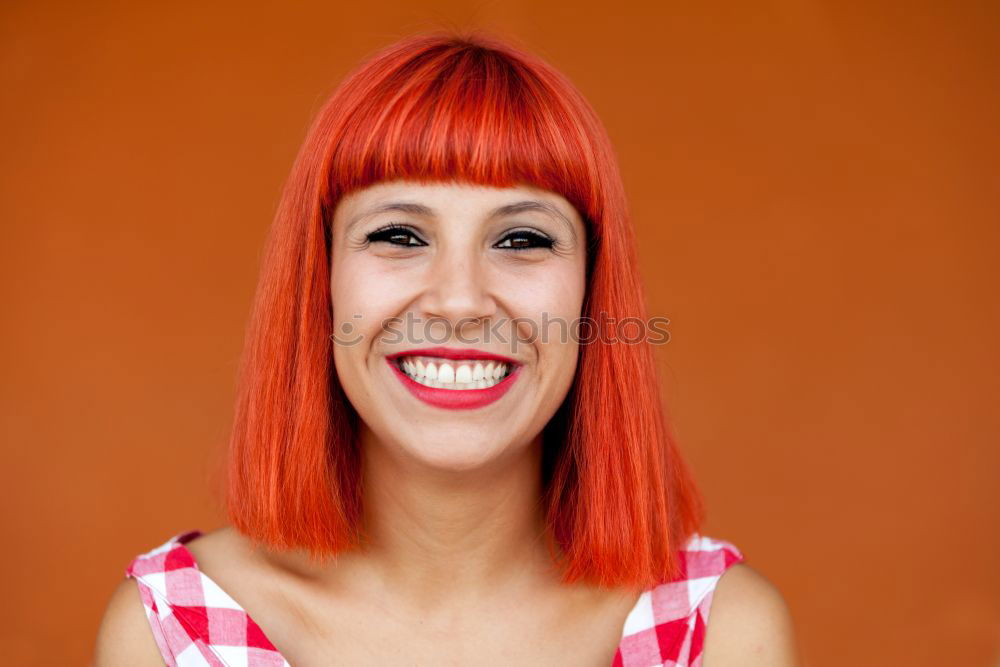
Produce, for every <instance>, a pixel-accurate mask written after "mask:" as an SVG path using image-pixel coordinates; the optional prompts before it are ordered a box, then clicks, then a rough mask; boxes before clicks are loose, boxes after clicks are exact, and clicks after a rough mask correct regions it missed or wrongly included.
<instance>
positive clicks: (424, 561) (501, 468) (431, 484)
mask: <svg viewBox="0 0 1000 667" xmlns="http://www.w3.org/2000/svg"><path fill="white" fill-rule="evenodd" d="M362 447H363V452H364V455H363V460H364V468H363V470H364V472H363V474H364V482H363V484H364V487H363V488H364V491H363V493H364V520H365V526H364V527H365V535H366V543H365V546H364V549H363V554H364V556H363V558H364V561H365V563H366V564H367V566H368V567H369V568H370V571H371V573H372V574H373V575H375V577H374V578H375V579H376V580H378V581H381V582H383V585H384V586H386V587H387V588H389V589H391V590H392V591H394V592H395V593H396V594H398V595H404V596H406V597H407V598H409V599H411V600H413V601H415V602H417V603H418V604H437V603H439V602H444V601H446V600H454V599H455V598H457V597H466V598H467V597H469V596H476V595H478V594H483V593H485V592H486V590H487V589H490V590H492V589H495V588H499V587H504V588H508V589H509V588H510V586H511V585H515V586H516V585H521V584H524V585H528V582H529V581H531V582H533V584H532V585H537V582H538V581H539V578H540V577H548V576H550V574H549V573H548V572H546V568H547V567H549V562H548V554H547V552H546V549H545V542H544V540H543V534H544V533H543V531H544V516H543V509H542V507H541V503H540V502H539V499H540V497H541V491H542V489H541V477H540V474H541V473H540V465H541V436H539V437H537V438H536V439H535V440H534V441H532V442H531V443H530V444H529V445H527V446H524V447H519V448H517V449H515V450H513V451H511V452H510V454H509V455H508V456H506V457H504V458H503V459H502V460H498V461H494V462H491V463H490V464H489V465H485V466H482V467H478V468H476V469H469V470H441V469H438V468H432V467H430V466H428V465H426V464H425V463H423V462H421V461H417V460H414V459H413V458H412V457H410V456H407V455H405V454H404V453H401V452H399V451H398V450H394V449H392V448H390V447H388V446H386V445H384V444H383V443H381V442H379V441H378V440H377V439H375V438H374V436H373V435H372V434H371V433H370V432H368V433H367V434H366V436H364V437H363V438H362Z"/></svg>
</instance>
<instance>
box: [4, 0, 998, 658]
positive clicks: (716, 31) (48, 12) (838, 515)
mask: <svg viewBox="0 0 1000 667" xmlns="http://www.w3.org/2000/svg"><path fill="white" fill-rule="evenodd" d="M203 4H204V3H188V4H186V6H185V7H183V8H178V7H180V5H178V4H177V3H169V4H168V5H163V7H170V9H164V8H154V7H153V6H152V3H131V4H129V3H126V4H124V5H123V4H121V3H114V6H113V5H112V3H107V2H89V3H69V2H61V3H55V2H49V3H43V2H33V3H29V2H7V3H5V4H4V7H3V9H2V10H0V32H2V38H0V53H2V65H0V85H2V86H3V91H4V94H3V97H4V100H5V101H4V104H3V105H0V116H2V123H0V127H2V128H3V134H4V136H3V144H2V150H0V155H2V157H0V160H2V162H0V172H2V178H0V188H2V196H0V207H2V217H0V220H2V223H0V224H2V239H3V241H2V243H0V249H2V253H3V256H2V262H0V270H2V272H3V275H2V279H0V290H2V293H3V304H4V312H3V315H4V327H3V340H2V343H3V344H2V346H0V349H2V352H0V354H2V355H3V368H4V373H3V374H4V378H5V382H3V383H2V385H3V386H2V389H0V391H2V392H3V396H2V399H3V400H2V406H3V407H2V410H3V412H2V429H3V431H2V434H3V444H2V447H3V459H4V462H3V464H2V466H0V484H2V488H3V490H4V495H5V497H4V499H3V503H2V504H0V512H2V516H0V518H2V520H3V525H4V527H5V529H6V536H5V538H4V545H3V549H2V551H0V568H2V571H3V572H4V581H5V583H4V597H5V600H4V604H2V605H0V654H3V653H7V654H8V658H7V659H6V660H4V661H3V662H4V664H12V663H13V664H21V665H55V664H67V665H68V664H83V663H84V662H85V661H86V660H88V659H89V656H90V651H91V647H92V644H93V639H94V636H95V633H96V631H97V626H98V621H99V618H100V614H101V612H102V610H103V608H104V605H105V603H106V600H107V596H108V595H109V594H110V592H111V590H112V589H113V587H114V585H115V584H116V582H117V580H118V579H119V578H120V577H121V576H122V575H123V569H124V567H125V565H126V563H127V562H128V560H129V559H130V558H131V557H132V556H133V555H135V554H137V553H139V552H140V551H145V550H146V549H148V548H151V547H152V546H155V545H156V544H159V543H160V542H162V541H163V540H164V539H166V538H167V537H169V536H171V535H173V534H175V533H177V532H180V531H182V530H187V529H190V528H201V529H203V530H210V529H212V528H215V527H216V526H218V525H219V524H220V523H221V522H222V513H221V511H220V510H219V503H218V498H219V494H218V493H217V492H216V491H213V490H212V489H213V487H212V484H213V483H216V482H217V480H218V476H217V474H216V472H215V471H216V470H217V464H218V461H219V452H220V449H221V447H222V446H223V444H224V442H225V437H226V431H227V428H228V424H229V420H230V418H231V408H232V399H233V376H234V371H235V366H236V361H237V359H238V355H239V352H240V344H241V337H242V332H243V326H244V322H245V318H246V315H247V309H248V307H249V302H250V297H251V293H252V290H253V287H254V281H255V279H256V269H257V259H258V253H259V251H260V248H261V244H262V241H263V238H264V233H265V230H266V228H267V225H268V224H269V222H270V216H271V214H272V212H273V210H274V206H275V203H276V202H277V198H278V194H279V189H280V187H281V184H282V182H283V180H284V178H285V176H286V174H287V172H288V169H289V167H290V165H291V162H292V159H293V157H294V154H295V151H296V149H297V147H298V145H299V143H300V142H301V140H302V139H303V137H304V132H305V129H306V127H307V124H308V122H309V119H310V117H311V115H312V114H313V113H314V112H315V111H316V109H317V108H318V106H319V104H320V101H321V100H322V99H323V98H324V97H325V96H326V95H327V94H328V93H329V92H330V91H331V90H332V89H333V87H334V86H335V84H336V83H337V81H339V79H340V78H341V77H342V76H343V75H344V74H345V73H346V72H347V71H348V70H349V69H350V68H351V67H353V65H354V64H355V63H356V62H357V61H359V60H360V59H361V58H363V57H365V56H366V55H367V54H369V53H371V52H372V51H373V50H375V49H377V48H379V47H381V46H383V45H386V44H388V43H389V42H391V41H393V40H395V39H396V38H398V37H401V36H403V35H405V34H408V33H410V32H412V31H417V30H421V29H433V28H436V27H441V26H447V25H454V26H460V27H472V26H480V27H485V28H489V29H492V30H493V31H494V33H496V34H499V35H501V36H513V37H515V38H517V39H519V40H520V41H521V42H522V43H523V44H524V45H525V46H527V47H528V48H531V49H532V50H534V51H536V52H537V53H539V54H540V55H542V56H543V57H546V58H548V59H549V60H550V61H551V62H552V63H553V64H555V65H556V66H557V67H560V68H561V69H562V70H563V71H564V72H566V73H567V74H568V75H569V76H570V77H571V78H572V79H573V80H574V81H575V82H576V83H577V85H578V86H579V87H580V88H581V89H582V90H583V92H584V94H585V95H587V96H588V98H589V99H590V100H591V101H592V102H593V104H594V105H595V107H596V108H597V110H598V112H599V113H600V114H601V116H602V117H603V118H604V120H605V122H606V123H607V126H608V128H609V131H610V133H611V135H612V138H613V140H614V141H615V143H616V145H617V147H618V150H619V154H620V158H621V163H622V168H623V171H624V176H625V178H626V185H627V187H628V191H629V194H630V197H631V201H632V207H633V214H634V219H635V222H636V225H637V227H638V233H639V238H640V240H641V257H642V262H643V270H644V274H645V278H646V282H647V286H648V289H649V298H650V304H651V309H652V311H653V314H657V315H662V316H666V317H669V318H670V319H671V325H670V330H671V334H672V340H671V341H670V343H669V344H667V345H665V346H663V347H661V348H658V353H659V354H660V358H661V361H662V368H663V376H664V380H665V381H666V383H667V395H668V398H669V400H670V402H671V410H672V412H673V415H674V418H675V420H676V423H677V430H678V432H679V435H680V437H681V440H682V444H683V446H684V448H685V450H686V452H687V454H688V457H689V459H690V460H691V463H692V466H693V467H694V469H695V472H696V474H697V476H698V478H699V480H700V481H701V484H702V486H703V488H704V490H705V492H706V494H707V497H708V502H709V513H710V520H709V525H708V526H707V530H706V532H707V533H709V534H712V535H716V536H719V537H723V538H726V539H730V540H732V541H733V542H734V543H736V544H737V545H739V546H740V547H741V548H742V549H743V550H744V551H745V553H746V554H747V556H748V559H749V561H750V562H751V563H752V564H753V565H755V566H756V567H757V568H758V569H760V570H761V571H762V572H764V573H765V575H767V576H768V577H769V578H770V579H771V580H772V581H774V582H775V583H776V584H777V585H778V586H779V587H780V588H781V589H782V590H783V591H784V593H785V595H786V597H787V599H788V601H789V603H790V605H791V607H792V611H793V613H794V615H795V618H796V622H797V625H798V630H799V634H800V636H801V640H802V643H803V646H804V651H805V653H806V656H807V658H808V664H809V665H812V666H815V667H823V666H827V665H829V666H833V665H838V666H839V665H845V664H850V665H903V664H905V665H910V666H913V667H918V666H922V665H928V666H930V665H934V666H937V665H941V664H956V665H958V664H961V665H995V664H997V661H998V660H1000V568H998V567H997V564H998V562H1000V538H998V527H1000V516H998V515H1000V497H998V491H997V489H998V486H1000V485H998V484H997V482H998V476H1000V474H998V472H1000V455H998V447H997V445H998V438H997V436H998V434H1000V428H998V426H1000V424H998V421H1000V420H998V410H997V407H996V406H997V403H998V398H1000V396H998V394H1000V392H998V377H1000V374H998V370H1000V369H998V363H997V361H998V359H997V356H998V355H997V351H996V345H995V343H996V330H997V328H998V326H1000V318H998V307H997V298H996V291H997V270H996V267H995V260H996V256H997V251H998V248H1000V238H998V237H1000V233H998V221H1000V216H998V210H997V209H998V206H997V203H996V202H997V194H998V191H1000V182H998V181H1000V176H998V168H997V157H996V156H997V155H998V153H1000V145H998V143H1000V142H998V134H997V118H1000V108H998V107H1000V104H998V91H1000V85H998V81H997V79H998V72H1000V58H998V50H997V40H996V35H997V32H998V23H997V19H998V14H1000V11H998V9H997V7H998V5H996V3H992V2H978V3H974V2H964V3H962V2H960V3H948V2H916V3H915V2H909V3H902V2H896V3H889V2H886V1H879V2H871V1H869V2H855V3H845V2H833V1H832V0H827V1H826V2H818V1H812V2H810V1H807V0H801V1H799V2H795V1H793V0H771V2H759V3H749V2H735V1H734V2H730V3H720V2H711V3H702V2H685V3H656V4H657V5H658V6H653V3H650V4H649V5H645V4H639V3H614V11H613V12H609V10H608V8H607V7H606V6H605V5H596V4H595V6H594V8H593V9H592V10H588V9H586V8H585V7H581V6H580V4H579V3H565V4H564V6H562V7H559V8H556V7H554V6H545V5H544V4H542V5H537V4H535V3H529V2H528V1H527V0H513V1H512V0H503V2H500V1H494V2H476V3H458V2H424V3H417V6H414V3H402V2H399V3H393V2H386V3H355V5H348V4H347V3H321V2H312V3H309V2H302V3H291V4H290V5H283V6H282V7H280V8H279V7H278V5H277V3H275V4H274V5H273V6H271V7H264V6H261V5H258V4H255V3H247V2H240V3H236V2H233V3H229V4H227V5H223V4H214V6H213V7H211V8H208V9H205V8H204V6H203ZM358 4H360V5H362V7H360V8H359V7H358V6H356V5H358Z"/></svg>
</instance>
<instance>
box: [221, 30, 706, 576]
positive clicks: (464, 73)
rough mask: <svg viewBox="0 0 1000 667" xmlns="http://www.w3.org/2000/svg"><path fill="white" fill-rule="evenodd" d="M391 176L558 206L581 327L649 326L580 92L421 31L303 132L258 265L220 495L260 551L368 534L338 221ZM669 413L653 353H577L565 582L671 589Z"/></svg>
mask: <svg viewBox="0 0 1000 667" xmlns="http://www.w3.org/2000/svg"><path fill="white" fill-rule="evenodd" d="M396 179H410V180H417V181H423V182H434V181H438V182H440V181H453V182H459V181H466V182H471V183H477V184H482V185H490V186H495V187H510V186H515V185H517V184H519V183H527V184H531V185H533V186H536V187H540V188H544V189H547V190H550V191H553V192H556V193H558V194H560V195H562V196H563V197H565V198H566V199H567V201H569V202H570V203H571V204H573V205H574V206H575V207H576V209H577V210H578V211H579V212H580V214H581V216H582V218H583V219H584V222H585V224H586V226H587V234H588V244H589V245H588V250H587V253H588V266H587V274H588V275H587V292H586V299H585V303H584V312H583V315H584V316H585V317H590V318H593V319H594V320H598V319H599V318H600V317H601V314H602V313H603V314H606V316H608V317H611V318H614V319H615V321H621V320H622V319H623V318H626V317H637V318H640V319H642V320H643V321H645V320H646V308H645V304H644V296H643V292H642V286H641V283H640V279H639V271H638V265H637V260H636V252H635V239H634V233H633V230H632V227H631V224H630V221H629V218H628V212H627V206H626V198H625V193H624V187H623V185H622V182H621V177H620V175H619V172H618V166H617V162H616V158H615V155H614V151H613V149H612V146H611V143H610V141H609V139H608V137H607V134H606V132H605V130H604V127H603V125H602V124H601V122H600V120H599V119H598V117H597V115H596V113H595V112H594V110H593V109H592V107H591V106H590V105H589V103H588V102H587V101H586V100H585V99H584V98H583V96H582V95H581V94H580V92H579V91H578V90H577V89H576V88H575V87H574V86H573V84H572V83H570V81H569V80H568V79H567V78H565V77H564V76H563V75H562V74H560V73H559V72H558V71H556V70H555V69H554V68H552V67H551V66H550V65H548V64H547V63H545V62H543V61H542V60H541V59H539V58H537V57H534V56H532V55H530V54H528V53H526V52H522V51H521V50H518V49H516V48H514V47H512V46H510V45H508V44H505V43H503V42H502V41H500V40H497V39H495V38H492V37H484V36H482V35H476V36H472V35H467V36H458V35H451V34H429V35H428V34H424V35H418V36H414V37H409V38H406V39H404V40H402V41H400V42H397V43H396V44H394V45H392V46H390V47H388V48H386V49H384V50H382V51H380V52H378V53H377V54H375V55H374V56H373V57H372V58H370V59H369V60H368V61H366V62H365V63H363V64H362V65H361V66H359V67H358V68H357V69H355V70H354V71H353V72H352V73H351V74H349V75H348V76H347V77H346V78H345V80H344V81H343V82H342V83H341V84H340V85H339V86H338V87H337V89H336V90H335V91H334V92H333V94H332V95H331V96H330V98H329V99H328V100H327V102H326V103H325V104H324V106H323V107H322V108H321V110H320V111H319V113H318V114H317V116H316V118H315V120H314V121H313V123H312V126H311V127H310V129H309V132H308V135H307V137H306V139H305V142H304V144H303V145H302V148H301V150H300V151H299V154H298V156H297V158H296V160H295V163H294V166H293V167H292V171H291V174H290V176H289V179H288V181H287V183H286V185H285V188H284V190H283V193H282V195H281V200H280V203H279V205H278V210H277V213H276V216H275V219H274V222H273V224H272V226H271V231H270V234H269V237H268V240H267V244H266V249H265V254H264V257H263V260H262V266H261V273H260V281H259V284H258V287H257V292H256V295H255V297H254V303H253V310H252V314H251V317H250V320H249V323H248V327H247V335H246V342H245V347H244V353H243V358H242V361H241V365H240V373H239V384H238V391H237V402H236V411H235V420H234V426H233V432H232V437H231V441H230V447H229V457H228V463H227V473H228V480H227V482H228V485H227V490H226V505H227V512H228V517H229V519H230V521H231V522H232V523H233V525H234V526H235V527H236V528H237V529H238V530H239V531H240V532H242V533H243V534H245V535H247V536H248V537H250V538H251V539H253V540H255V541H257V542H260V543H264V544H266V545H269V546H271V547H274V548H293V547H294V548H304V549H306V550H308V551H309V553H310V554H311V555H313V556H314V557H324V556H329V555H333V554H335V553H337V552H338V551H340V550H343V549H347V548H349V547H351V546H354V545H356V544H357V543H358V540H359V539H360V537H361V536H360V530H361V529H360V524H361V522H360V517H361V511H362V507H361V489H360V487H361V478H360V474H361V473H360V470H361V467H360V456H361V453H360V451H359V447H358V440H357V420H358V417H357V413H356V412H355V411H354V410H353V408H352V407H351V405H350V403H349V402H348V400H347V398H346V396H345V394H344V393H343V390H342V389H341V387H340V383H339V381H338V380H337V374H336V369H335V367H334V363H333V350H332V344H333V343H332V341H331V339H330V334H331V326H332V324H331V322H332V310H331V302H330V290H329V279H330V275H329V273H330V272H329V262H330V223H331V221H332V219H333V211H334V207H335V206H336V203H337V201H338V199H339V198H340V197H341V196H342V195H343V194H345V193H347V192H348V191H350V190H353V189H355V188H361V187H365V186H368V185H371V184H374V183H376V182H379V181H386V180H396ZM626 377H627V380H626V379H625V378H626ZM660 400H661V399H660V393H659V386H658V380H657V374H656V369H655V365H654V358H653V353H652V349H651V346H650V345H649V344H648V343H647V342H641V343H639V344H621V343H619V344H608V343H601V342H596V343H587V344H583V345H581V347H580V357H579V364H578V368H577V374H576V377H575V378H574V382H573V386H572V388H571V390H570V392H569V394H568V396H567V397H566V400H565V401H564V402H563V404H562V406H561V407H560V409H559V411H558V412H557V413H556V415H555V416H554V417H553V419H552V420H551V421H550V422H549V424H548V425H547V426H546V429H545V434H544V438H543V440H544V447H543V471H544V487H543V488H544V497H543V498H542V499H541V501H542V502H543V503H544V505H543V507H544V509H545V512H546V517H547V522H548V528H549V530H548V544H549V548H550V553H551V554H552V557H553V559H554V561H555V562H557V563H558V565H559V567H560V569H561V571H562V573H563V580H564V581H565V582H567V583H570V582H574V581H588V582H591V583H597V584H601V585H606V586H647V587H648V586H652V585H654V584H656V583H659V582H662V581H668V580H670V579H673V578H674V577H675V576H676V575H677V574H678V572H679V570H678V567H679V566H678V562H677V554H676V552H677V549H678V548H679V547H680V546H682V545H683V543H684V542H685V541H686V539H687V538H688V537H690V536H691V534H692V533H694V532H697V531H698V530H699V528H700V524H701V521H702V518H703V507H702V501H701V498H700V495H699V493H698V491H697V488H696V486H695V484H694V482H693V479H692V477H691V475H690V472H689V470H688V469H687V467H686V466H685V464H684V462H683V460H682V459H681V456H680V454H679V452H678V450H677V447H676V445H675V441H674V438H673V436H672V434H671V433H670V430H669V428H668V422H667V419H666V417H665V414H664V410H663V406H662V404H661V402H660Z"/></svg>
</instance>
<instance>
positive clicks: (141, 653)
mask: <svg viewBox="0 0 1000 667" xmlns="http://www.w3.org/2000/svg"><path fill="white" fill-rule="evenodd" d="M91 665H92V667H116V666H117V665H122V666H131V665H135V666H136V667H142V666H143V665H148V666H150V667H163V657H162V656H161V655H160V649H159V648H158V647H157V645H156V640H155V639H154V638H153V633H152V631H151V630H150V627H149V620H148V619H147V618H146V610H145V608H144V606H143V603H142V598H141V597H140V595H139V587H138V585H137V582H136V581H134V580H133V579H131V578H125V579H122V580H121V581H120V582H118V586H117V587H116V588H115V590H114V591H113V592H112V593H111V599H110V600H109V601H108V604H107V608H106V609H105V611H104V616H103V618H102V619H101V626H100V629H99V630H98V633H97V641H96V645H95V647H94V658H93V662H92V663H91Z"/></svg>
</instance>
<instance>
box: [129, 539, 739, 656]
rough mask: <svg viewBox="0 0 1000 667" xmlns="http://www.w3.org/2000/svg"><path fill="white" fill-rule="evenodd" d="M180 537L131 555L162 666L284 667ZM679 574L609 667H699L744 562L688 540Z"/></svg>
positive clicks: (732, 550)
mask: <svg viewBox="0 0 1000 667" xmlns="http://www.w3.org/2000/svg"><path fill="white" fill-rule="evenodd" d="M199 535H201V531H199V530H191V531H188V532H186V533H180V534H178V535H175V536H174V537H172V538H170V539H169V540H167V541H166V542H165V543H163V544H162V545H161V546H159V547H156V548H155V549H153V550H151V551H148V552H146V553H144V554H141V555H139V556H136V558H135V559H134V560H133V561H132V562H131V563H130V564H129V566H128V567H127V568H126V570H125V576H126V577H134V578H135V580H136V582H137V583H138V585H139V593H140V595H141V597H142V603H143V606H144V607H145V609H146V618H147V619H149V625H150V628H151V629H152V631H153V637H154V639H155V640H156V644H157V646H159V648H160V653H161V654H162V655H163V660H164V662H165V663H166V664H167V665H168V667H192V666H194V665H199V666H204V665H210V666H211V667H289V663H288V661H287V660H286V659H285V658H284V656H282V655H281V653H279V652H278V649H276V648H275V647H274V644H272V643H271V641H270V640H269V639H268V638H267V637H266V636H265V635H264V632H263V631H262V630H261V629H260V626H258V625H257V623H255V622H254V620H253V619H252V618H250V616H249V614H247V613H246V611H244V609H243V608H242V607H241V606H240V605H239V604H238V603H237V602H236V601H235V600H233V598H231V597H229V595H227V594H226V592H225V591H223V590H222V589H221V588H219V586H218V585H217V584H216V583H215V582H214V581H212V580H211V579H209V578H208V576H206V575H205V574H204V573H203V572H201V570H199V569H198V565H197V563H195V560H194V556H193V555H192V554H191V552H190V551H189V550H188V548H187V547H186V546H184V545H185V543H186V542H189V541H191V540H193V539H194V538H196V537H198V536H199ZM680 557H681V560H680V562H681V565H682V572H681V576H680V577H679V578H677V579H675V580H674V581H671V582H669V583H665V584H660V585H659V586H656V587H655V588H652V589H650V590H647V591H646V592H644V593H643V594H642V595H641V596H640V597H639V600H638V602H636V604H635V606H634V607H633V608H632V611H630V612H629V615H628V617H627V618H626V619H625V626H624V628H623V629H622V640H621V643H620V644H619V645H618V651H617V652H616V653H615V658H614V662H613V663H612V667H655V666H657V665H661V666H669V667H699V666H700V665H701V655H702V646H703V643H704V639H705V627H706V623H707V622H708V612H709V608H710V606H711V604H712V593H713V591H714V590H715V584H716V582H717V581H718V580H719V577H720V576H721V575H722V573H723V572H725V571H726V569H727V568H729V567H730V566H731V565H733V564H735V563H739V562H741V561H743V560H744V557H743V554H742V553H741V552H740V551H739V550H738V549H737V548H736V547H735V546H733V545H732V544H730V543H729V542H725V541H723V540H715V539H712V538H710V537H705V536H703V535H694V536H692V537H691V539H690V540H689V541H688V543H687V544H686V545H685V547H684V549H682V550H681V552H680Z"/></svg>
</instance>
